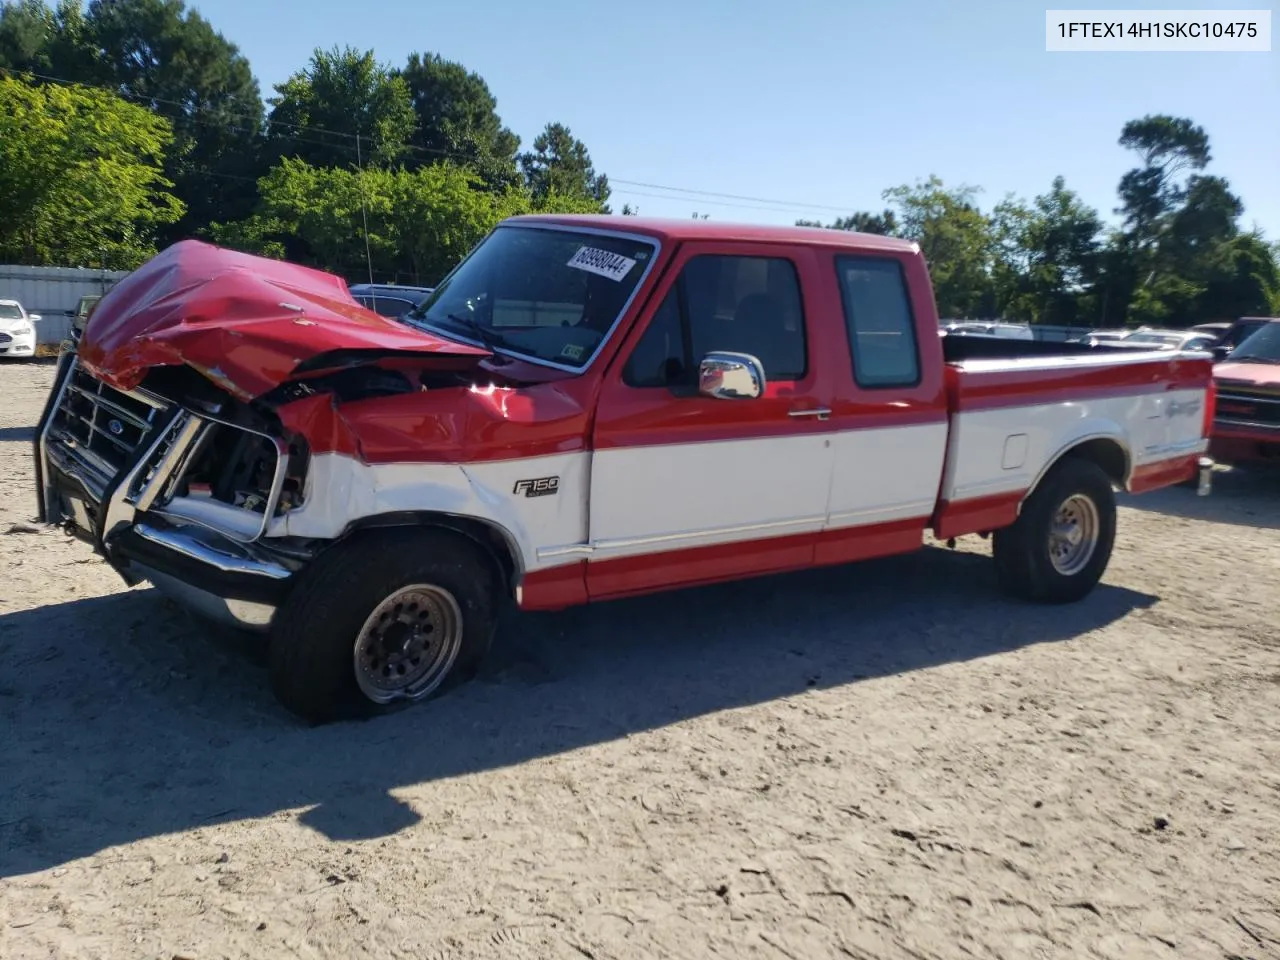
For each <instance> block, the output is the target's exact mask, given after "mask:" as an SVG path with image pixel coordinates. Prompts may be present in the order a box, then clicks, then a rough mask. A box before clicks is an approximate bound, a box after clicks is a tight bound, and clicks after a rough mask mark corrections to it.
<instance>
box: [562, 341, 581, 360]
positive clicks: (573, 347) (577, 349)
mask: <svg viewBox="0 0 1280 960" xmlns="http://www.w3.org/2000/svg"><path fill="white" fill-rule="evenodd" d="M560 356H562V357H564V358H565V359H566V360H581V359H582V345H581V344H578V343H566V344H565V345H564V349H563V350H561V351H560Z"/></svg>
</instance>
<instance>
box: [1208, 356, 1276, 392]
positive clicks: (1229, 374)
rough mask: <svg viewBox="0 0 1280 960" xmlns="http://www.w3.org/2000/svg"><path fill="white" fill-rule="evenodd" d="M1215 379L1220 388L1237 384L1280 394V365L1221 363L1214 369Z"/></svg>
mask: <svg viewBox="0 0 1280 960" xmlns="http://www.w3.org/2000/svg"><path fill="white" fill-rule="evenodd" d="M1213 379H1214V380H1216V381H1217V382H1218V386H1219V387H1223V386H1226V385H1228V384H1236V385H1239V386H1250V387H1260V388H1261V389H1263V390H1265V391H1267V392H1271V391H1277V392H1280V364H1278V363H1219V364H1218V365H1217V366H1215V367H1214V368H1213Z"/></svg>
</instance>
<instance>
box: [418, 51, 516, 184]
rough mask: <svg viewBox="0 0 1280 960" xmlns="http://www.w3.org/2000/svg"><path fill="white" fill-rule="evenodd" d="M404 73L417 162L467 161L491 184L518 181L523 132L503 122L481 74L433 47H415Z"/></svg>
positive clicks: (467, 164) (466, 163) (467, 163)
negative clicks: (432, 50) (518, 133)
mask: <svg viewBox="0 0 1280 960" xmlns="http://www.w3.org/2000/svg"><path fill="white" fill-rule="evenodd" d="M400 76H401V77H402V78H403V79H404V82H405V84H406V86H407V88H408V90H409V97H410V99H411V101H412V103H413V110H414V113H415V114H416V116H417V128H416V129H415V130H414V132H413V135H412V137H411V138H410V143H411V145H412V146H413V147H415V148H417V151H418V153H419V156H418V157H417V161H418V162H419V163H424V164H431V163H437V162H439V161H441V160H452V161H454V162H457V163H461V164H464V165H466V166H469V167H471V168H472V169H474V170H475V171H476V172H477V173H478V174H479V175H480V178H481V179H482V180H483V181H484V183H485V184H486V185H487V186H489V187H490V188H492V189H498V190H502V189H506V188H508V187H514V186H516V185H517V184H518V183H519V178H520V171H519V168H518V166H517V152H518V151H519V149H520V138H519V137H517V136H516V135H515V134H514V133H512V132H511V131H510V130H508V129H507V128H506V127H504V126H503V125H502V119H501V118H500V117H499V116H498V112H497V107H498V101H497V100H496V99H495V98H494V96H493V94H492V93H491V92H490V90H489V85H488V84H487V83H485V82H484V78H483V77H481V76H480V75H479V74H478V73H471V72H469V71H468V70H467V69H466V67H464V66H463V65H462V64H460V63H454V62H453V61H450V60H445V59H444V58H443V57H441V56H440V55H439V54H434V53H429V54H417V53H411V54H410V55H409V62H408V64H407V65H406V66H405V68H404V69H403V70H402V71H400Z"/></svg>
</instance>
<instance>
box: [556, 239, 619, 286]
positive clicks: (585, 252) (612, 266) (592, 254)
mask: <svg viewBox="0 0 1280 960" xmlns="http://www.w3.org/2000/svg"><path fill="white" fill-rule="evenodd" d="M635 265H636V262H635V261H634V260H632V259H631V258H630V257H624V256H623V255H622V254H620V253H610V252H609V251H608V250H601V249H600V248H599V247H579V248H578V252H577V253H575V254H574V255H573V256H572V257H570V258H569V266H571V267H573V268H574V269H575V270H585V271H587V273H594V274H598V275H599V276H602V277H608V278H609V279H610V280H613V281H614V282H615V283H616V282H617V281H619V280H621V279H622V278H623V277H625V276H626V275H627V271H628V270H630V269H631V268H632V267H634V266H635Z"/></svg>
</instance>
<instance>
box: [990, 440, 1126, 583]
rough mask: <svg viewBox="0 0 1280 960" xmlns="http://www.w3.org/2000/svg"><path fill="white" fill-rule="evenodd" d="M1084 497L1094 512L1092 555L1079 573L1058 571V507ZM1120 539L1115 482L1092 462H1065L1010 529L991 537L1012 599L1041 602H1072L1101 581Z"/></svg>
mask: <svg viewBox="0 0 1280 960" xmlns="http://www.w3.org/2000/svg"><path fill="white" fill-rule="evenodd" d="M1073 497H1084V498H1087V499H1088V500H1089V501H1091V502H1092V504H1093V507H1094V509H1095V510H1096V514H1097V515H1096V531H1097V533H1096V538H1094V543H1095V545H1094V549H1093V553H1092V554H1091V555H1090V556H1089V558H1088V560H1087V562H1084V563H1083V565H1082V566H1080V567H1079V569H1074V570H1070V571H1069V572H1067V573H1064V572H1062V571H1060V570H1059V569H1058V568H1057V567H1056V566H1055V565H1054V561H1053V559H1052V558H1051V557H1050V539H1051V538H1050V533H1051V530H1052V528H1053V523H1054V517H1055V515H1056V514H1057V513H1058V510H1059V508H1061V507H1062V506H1063V505H1064V504H1066V503H1067V501H1068V500H1070V499H1071V498H1073ZM1115 539H1116V495H1115V491H1114V490H1113V489H1112V486H1111V479H1110V477H1108V476H1107V475H1106V473H1105V472H1103V470H1102V468H1101V467H1099V466H1098V465H1097V464H1095V463H1093V462H1092V461H1090V460H1083V459H1079V458H1076V457H1067V458H1066V459H1064V460H1062V461H1060V462H1059V463H1057V464H1056V465H1055V466H1054V467H1053V468H1052V469H1050V471H1049V472H1048V473H1047V474H1045V476H1044V478H1043V479H1042V480H1041V481H1040V484H1039V485H1038V486H1037V487H1036V489H1035V490H1034V491H1032V493H1031V496H1029V497H1028V498H1027V500H1026V502H1025V503H1024V504H1023V506H1022V513H1021V514H1020V515H1019V516H1018V519H1017V521H1015V522H1014V523H1013V525H1012V526H1008V527H1005V528H1004V529H1002V530H997V531H996V533H995V536H994V537H993V538H992V552H993V554H994V556H995V565H996V577H997V579H998V580H999V582H1000V586H1001V588H1002V589H1003V590H1004V591H1005V592H1006V593H1008V594H1011V595H1012V596H1015V597H1019V598H1020V599H1023V600H1033V601H1036V602H1038V603H1073V602H1075V601H1077V600H1080V599H1082V598H1083V597H1085V596H1086V595H1087V594H1088V593H1089V592H1090V591H1091V590H1093V588H1094V587H1095V586H1096V585H1097V583H1098V581H1099V580H1100V579H1101V578H1102V574H1103V572H1104V571H1105V570H1106V569H1107V564H1108V563H1109V562H1110V560H1111V549H1112V547H1113V546H1114V545H1115Z"/></svg>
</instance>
